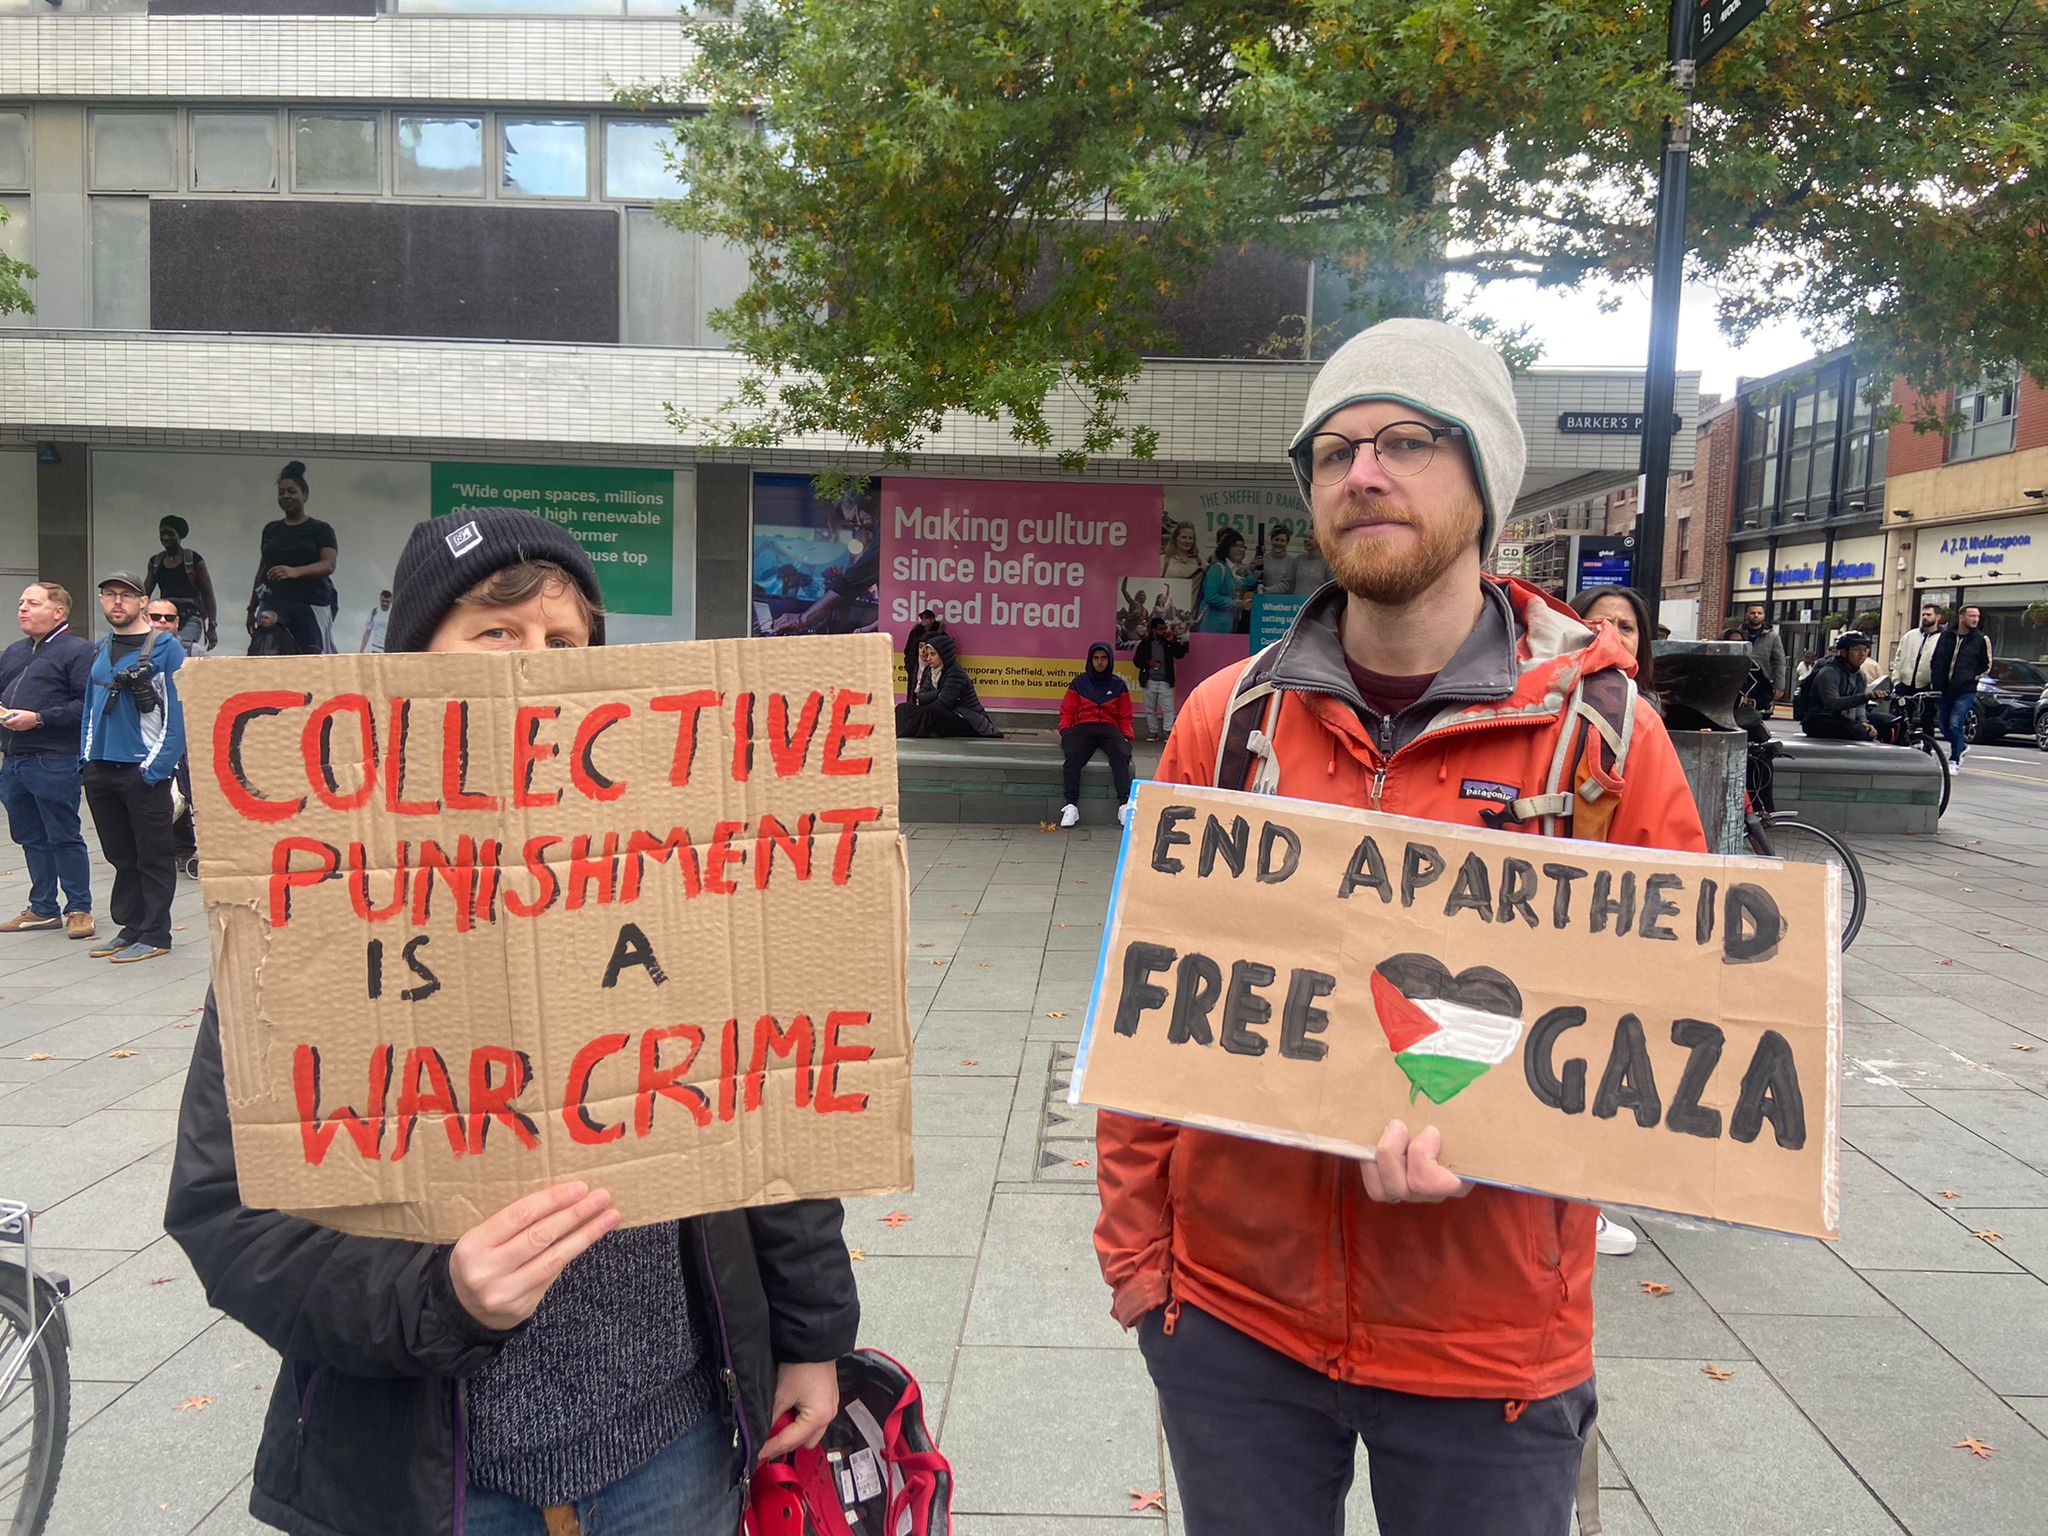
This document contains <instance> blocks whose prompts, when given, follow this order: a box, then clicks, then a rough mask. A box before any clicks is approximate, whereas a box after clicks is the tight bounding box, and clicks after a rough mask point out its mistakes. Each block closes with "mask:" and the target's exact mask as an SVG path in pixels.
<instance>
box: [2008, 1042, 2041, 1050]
mask: <svg viewBox="0 0 2048 1536" xmlns="http://www.w3.org/2000/svg"><path fill="white" fill-rule="evenodd" d="M2012 1048H2013V1049H2014V1050H2016V1051H2038V1050H2039V1049H2040V1047H2039V1046H2038V1045H2027V1044H2024V1043H2022V1042H2021V1041H2018V1040H2015V1041H2013V1043H2012Z"/></svg>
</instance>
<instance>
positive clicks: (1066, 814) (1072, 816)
mask: <svg viewBox="0 0 2048 1536" xmlns="http://www.w3.org/2000/svg"><path fill="white" fill-rule="evenodd" d="M1080 824H1081V807H1079V806H1078V805H1063V806H1061V807H1060V825H1061V826H1063V827H1078V826H1079V825H1080Z"/></svg>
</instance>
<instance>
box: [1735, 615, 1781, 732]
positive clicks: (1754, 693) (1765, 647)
mask: <svg viewBox="0 0 2048 1536" xmlns="http://www.w3.org/2000/svg"><path fill="white" fill-rule="evenodd" d="M1764 615H1765V609H1764V605H1763V604H1762V603H1751V604H1750V605H1749V606H1748V607H1747V608H1745V609H1743V610H1742V627H1741V629H1740V630H1739V631H1738V633H1737V636H1736V638H1738V639H1740V640H1741V641H1742V643H1743V644H1744V645H1746V646H1748V647H1749V656H1750V660H1751V661H1753V662H1755V663H1756V671H1754V672H1752V673H1751V674H1750V688H1749V696H1750V702H1751V703H1753V704H1755V705H1756V707H1757V708H1758V709H1759V710H1760V711H1762V712H1763V714H1765V715H1766V716H1768V715H1769V714H1770V712H1771V709H1772V707H1773V706H1774V705H1776V704H1777V703H1778V701H1779V700H1781V699H1787V698H1790V697H1791V696H1792V667H1791V664H1790V662H1789V661H1788V660H1787V659H1786V656H1785V642H1784V641H1783V640H1782V639H1780V638H1779V636H1778V632H1777V630H1776V629H1774V628H1772V627H1771V626H1770V625H1769V624H1767V623H1766V622H1765V621H1764Z"/></svg>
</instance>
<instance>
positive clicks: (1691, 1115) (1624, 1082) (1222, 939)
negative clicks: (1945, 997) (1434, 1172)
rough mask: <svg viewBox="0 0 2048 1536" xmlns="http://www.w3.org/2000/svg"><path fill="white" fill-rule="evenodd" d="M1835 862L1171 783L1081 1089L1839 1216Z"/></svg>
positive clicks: (1614, 1192) (1162, 788)
mask: <svg viewBox="0 0 2048 1536" xmlns="http://www.w3.org/2000/svg"><path fill="white" fill-rule="evenodd" d="M1839 904H1840V893H1839V891H1838V889H1837V887H1836V884H1835V880H1834V876H1833V872H1832V871H1829V870H1824V869H1821V868H1819V867H1817V866H1812V865H1803V864H1783V863H1779V862H1777V861H1775V860H1769V859H1751V858H1720V857H1711V856H1707V855H1702V854H1682V853H1664V852H1658V851H1654V850H1649V849H1636V848H1621V847H1615V846H1613V845H1610V844H1606V843H1589V842H1578V841H1565V840H1559V839H1552V838H1536V837H1532V836H1529V835H1526V834H1520V833H1513V832H1492V831H1486V830H1483V829H1476V828H1468V827H1455V826H1449V825H1446V824H1443V823H1440V822H1432V821H1417V820H1413V819H1410V818H1407V817H1397V816H1383V815H1377V814H1373V813H1371V812H1366V811H1358V810H1351V809H1349V808H1346V807H1341V806H1327V805H1317V804H1312V803H1309V802H1306V801H1300V800H1283V799H1278V798H1274V797H1269V796H1263V795H1247V794H1239V793H1234V792H1229V791H1223V790H1214V789H1196V788H1190V787H1188V786H1185V785H1169V784H1154V783H1147V784H1143V785H1140V786H1139V789H1138V794H1137V811H1136V813H1135V814H1134V815H1133V816H1132V818H1131V824H1130V828H1129V830H1128V832H1127V833H1126V834H1125V842H1124V854H1123V863H1122V867H1121V869H1120V870H1119V872H1118V876H1117V890H1116V896H1115V900H1114V903H1113V905H1112V907H1111V911H1110V921H1109V925H1108V928H1107V938H1106V939H1105V941H1104V944H1103V951H1102V964H1101V969H1100V971H1099V973H1098V975H1097V980H1096V988H1095V998H1094V1001H1093V1003H1092V1004H1091V1006H1090V1009H1089V1018H1088V1025H1087V1030H1086V1033H1085V1034H1084V1036H1083V1039H1082V1045H1081V1051H1080V1060H1079V1062H1078V1064H1077V1068H1076V1071H1075V1074H1074V1082H1073V1088H1072V1090H1071V1096H1072V1100H1073V1102H1074V1103H1076V1104H1080V1103H1088V1104H1096V1105H1101V1106H1103V1107H1105V1108H1109V1109H1118V1110H1124V1111H1127V1112H1129V1113H1132V1114H1139V1115H1149V1116H1152V1117H1155V1118H1158V1119H1162V1120H1175V1121H1181V1122H1184V1123H1186V1124H1190V1125H1198V1126H1206V1127H1209V1128H1212V1129H1216V1130H1224V1131H1231V1132H1235V1133H1239V1134H1242V1135H1246V1136H1254V1137H1259V1138H1263V1139H1266V1140H1270V1141H1278V1142H1283V1143H1287V1144H1291V1145H1295V1146H1304V1147H1315V1148H1320V1149H1323V1150H1326V1151H1332V1152H1338V1153H1341V1154H1345V1155H1350V1156H1360V1157H1363V1156H1368V1155H1370V1152H1371V1149H1372V1144H1373V1143H1374V1142H1375V1141H1376V1140H1377V1139H1378V1137H1379V1134H1380V1132H1381V1130H1382V1129H1383V1128H1384V1127H1385V1126H1386V1124H1387V1122H1388V1121H1390V1120H1395V1119H1400V1120H1403V1121H1405V1122H1406V1123H1407V1124H1408V1125H1409V1126H1410V1127H1411V1128H1413V1129H1417V1130H1419V1129H1421V1128H1422V1126H1423V1125H1424V1124H1434V1125H1436V1126H1437V1127H1439V1128H1440V1129H1441V1130H1442V1132H1443V1138H1444V1161H1445V1163H1446V1164H1447V1165H1448V1166H1449V1167H1451V1168H1452V1169H1453V1170H1454V1171H1456V1172H1457V1173H1459V1174H1461V1175H1463V1176H1465V1177H1467V1178H1472V1179H1479V1180H1484V1181H1487V1182H1491V1183H1498V1184H1506V1185H1512V1186H1516V1187H1519V1188H1524V1189H1532V1190H1540V1191H1543V1192H1545V1193H1549V1194H1557V1195H1563V1196H1567V1197H1569V1198H1573V1199H1580V1200H1593V1201H1603V1202H1608V1203H1614V1204H1625V1205H1642V1206H1649V1207H1652V1208H1654V1209H1658V1210H1665V1211H1675V1212H1682V1213H1685V1214H1689V1215H1695V1216H1707V1217H1713V1218H1716V1219H1719V1220H1724V1221H1731V1222H1740V1223H1744V1224H1746V1225H1750V1226H1756V1227H1769V1228H1774V1229H1777V1230H1780V1231H1786V1232H1801V1233H1808V1234H1811V1235H1815V1236H1823V1237H1833V1236H1835V1235H1836V1226H1837V1218H1838V1195H1837V1187H1838V1164H1839V1156H1840V1154H1839V1148H1838V1142H1837V1126H1838V1122H1839V1101H1840V1095H1839V1088H1838V1072H1839V1067H1840V1062H1841V959H1840V951H1839V949H1838V947H1837V944H1836V936H1837V935H1838V934H1839V933H1840V932H1841V920H1840V905H1839Z"/></svg>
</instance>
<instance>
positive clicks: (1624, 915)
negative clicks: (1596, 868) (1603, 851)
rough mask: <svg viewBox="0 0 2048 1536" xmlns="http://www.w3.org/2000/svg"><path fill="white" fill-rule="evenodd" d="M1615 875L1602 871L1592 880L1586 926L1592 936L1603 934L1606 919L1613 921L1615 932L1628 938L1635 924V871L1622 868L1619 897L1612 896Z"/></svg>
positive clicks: (1610, 871)
mask: <svg viewBox="0 0 2048 1536" xmlns="http://www.w3.org/2000/svg"><path fill="white" fill-rule="evenodd" d="M1614 883H1615V882H1614V873H1613V871H1612V870H1606V869H1603V870H1601V871H1600V873H1599V874H1597V875H1595V876H1594V877H1593V899H1592V900H1591V901H1590V902H1588V903H1587V904H1586V927H1587V930H1588V931H1589V932H1592V933H1605V932H1606V931H1607V920H1608V919H1609V918H1613V919H1614V931H1615V932H1616V933H1618V934H1621V935H1623V936H1624V937H1626V936H1627V934H1628V931H1629V929H1631V928H1633V927H1634V926H1635V921H1636V872H1635V871H1634V870H1632V869H1624V870H1623V871H1622V872H1621V894H1620V895H1619V896H1616V895H1614Z"/></svg>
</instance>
